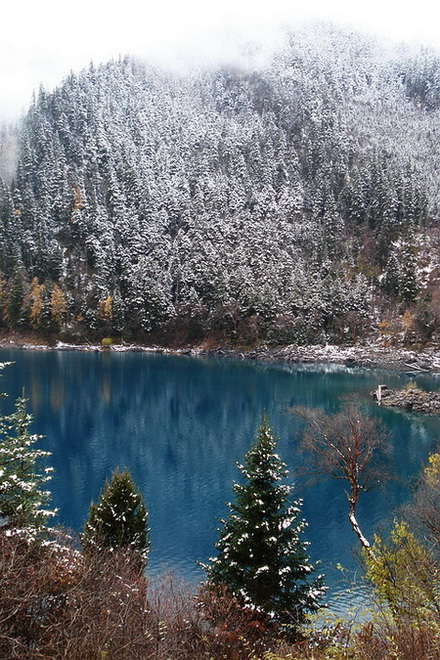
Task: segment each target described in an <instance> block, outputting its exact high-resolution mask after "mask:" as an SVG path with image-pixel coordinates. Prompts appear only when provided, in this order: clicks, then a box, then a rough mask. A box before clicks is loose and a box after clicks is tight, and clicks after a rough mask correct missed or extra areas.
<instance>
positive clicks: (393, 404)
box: [373, 385, 440, 415]
mask: <svg viewBox="0 0 440 660" xmlns="http://www.w3.org/2000/svg"><path fill="white" fill-rule="evenodd" d="M373 396H375V398H376V400H377V401H378V403H379V404H380V405H382V406H387V407H390V408H403V409H404V410H411V411H413V412H421V413H429V414H435V415H439V414H440V392H425V391H423V390H420V389H419V388H417V387H412V388H408V389H404V390H393V389H389V388H388V387H387V386H386V385H379V388H378V390H376V392H373Z"/></svg>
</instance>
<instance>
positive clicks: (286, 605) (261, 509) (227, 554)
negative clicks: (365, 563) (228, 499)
mask: <svg viewBox="0 0 440 660" xmlns="http://www.w3.org/2000/svg"><path fill="white" fill-rule="evenodd" d="M276 446H277V445H276V441H275V440H274V438H273V436H272V433H271V430H270V429H269V427H268V425H267V420H266V418H265V417H264V418H263V421H262V424H261V426H260V428H259V430H258V438H257V441H256V442H255V444H254V445H253V446H252V447H251V448H250V450H249V451H248V453H247V454H246V456H245V460H244V464H243V465H239V469H240V471H241V473H242V475H243V477H244V479H245V481H244V483H234V485H233V490H234V492H235V494H236V500H235V503H233V504H231V503H230V504H229V505H228V506H229V508H230V509H231V514H230V516H229V518H228V519H227V520H223V521H222V523H223V528H222V529H221V531H220V539H219V541H218V542H217V544H216V548H217V549H218V556H217V557H215V558H211V559H210V564H208V565H206V566H204V568H205V570H206V575H207V586H208V587H214V588H215V587H217V586H224V587H226V588H227V589H228V591H229V592H230V593H231V594H232V595H233V596H234V597H236V598H237V599H238V600H239V601H240V602H242V604H243V605H244V606H248V607H253V608H259V609H260V610H261V611H263V612H265V613H266V614H267V615H268V616H269V617H270V618H271V619H273V620H274V621H276V622H279V623H280V624H282V625H288V626H292V627H293V628H295V627H296V626H297V625H298V624H301V623H303V622H305V621H306V620H307V613H308V612H313V611H316V610H317V609H318V606H319V601H320V599H321V597H322V595H323V594H324V591H325V588H324V587H323V584H322V576H317V577H315V578H314V579H313V578H312V573H313V572H314V570H315V567H314V566H313V565H312V564H311V563H310V561H309V558H308V555H307V543H306V542H305V541H304V540H302V539H301V533H302V531H303V530H304V527H305V525H306V523H305V522H304V520H303V519H302V518H301V517H300V511H301V509H300V507H301V502H300V501H299V500H298V501H294V502H291V501H290V495H291V492H292V488H293V487H292V486H291V485H288V484H286V483H283V481H285V479H286V477H287V476H288V471H287V469H286V466H285V464H284V463H283V462H282V461H281V460H280V458H279V457H278V455H277V454H276Z"/></svg>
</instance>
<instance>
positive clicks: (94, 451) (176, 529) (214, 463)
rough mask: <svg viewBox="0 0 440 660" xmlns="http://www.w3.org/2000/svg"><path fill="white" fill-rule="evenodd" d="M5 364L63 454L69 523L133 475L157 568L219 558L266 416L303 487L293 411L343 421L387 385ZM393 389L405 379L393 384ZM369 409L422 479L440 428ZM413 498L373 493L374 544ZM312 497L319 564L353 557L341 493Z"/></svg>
mask: <svg viewBox="0 0 440 660" xmlns="http://www.w3.org/2000/svg"><path fill="white" fill-rule="evenodd" d="M4 359H12V360H16V364H15V365H14V366H12V367H10V368H9V369H8V370H6V371H5V372H4V374H5V375H4V378H3V382H2V387H1V388H0V389H2V390H3V389H4V390H5V391H8V392H12V391H13V389H14V388H16V390H17V395H18V394H20V393H21V385H23V384H24V385H25V387H26V390H27V392H28V393H29V396H30V398H31V402H30V407H31V408H32V411H33V413H34V414H35V416H36V418H35V423H34V430H35V432H38V433H43V434H44V435H45V439H44V441H43V446H44V448H45V449H48V450H50V451H52V453H53V455H52V457H51V464H52V465H53V466H54V467H55V469H56V473H55V477H54V480H53V489H54V494H55V502H54V504H55V505H56V506H59V507H60V509H61V519H62V520H63V522H65V523H66V524H68V525H72V526H76V527H77V528H80V527H81V526H82V523H83V521H84V518H85V516H86V515H87V511H88V507H89V503H90V500H91V499H92V498H95V499H96V497H97V495H98V493H99V490H100V488H101V486H102V484H103V482H104V480H105V478H106V477H108V476H109V474H110V473H111V471H112V469H113V468H115V467H116V466H119V467H121V468H124V467H127V468H128V469H129V470H130V471H131V472H132V474H133V477H134V479H135V481H136V482H137V484H138V485H139V487H140V488H141V490H142V492H143V495H144V497H145V501H146V505H147V507H148V509H149V511H150V515H151V517H150V523H151V527H152V565H153V564H154V561H155V557H160V558H163V557H165V558H166V559H169V560H170V561H182V562H184V561H185V562H186V565H190V564H191V565H192V560H193V559H194V560H195V559H202V560H203V559H206V557H207V556H208V555H209V554H212V552H213V543H214V540H215V538H216V534H215V530H216V526H217V519H218V518H219V517H220V516H222V515H224V514H225V512H226V508H225V502H226V501H228V500H230V499H231V485H232V482H233V481H234V480H236V479H237V477H238V473H237V469H236V465H235V464H236V461H238V460H241V458H242V456H243V455H244V454H245V453H246V451H247V450H248V448H249V445H250V443H251V442H252V440H253V438H254V437H255V432H256V428H257V425H258V423H259V420H260V419H261V414H262V412H263V411H266V413H267V415H268V418H269V421H270V424H271V426H272V428H273V429H274V433H275V435H276V436H278V437H279V438H280V455H281V457H282V459H283V460H284V461H285V462H286V463H287V464H288V467H289V469H290V471H291V474H292V478H293V479H294V480H295V479H296V476H295V471H296V467H297V464H298V460H299V459H298V457H297V456H296V447H297V442H298V437H299V433H300V427H299V423H298V420H297V419H296V418H295V417H294V416H293V415H291V414H290V413H289V412H288V409H289V408H291V407H293V406H295V405H307V406H320V405H321V406H323V407H324V408H325V410H326V411H327V412H328V413H332V412H333V411H334V410H335V409H336V408H337V406H338V405H339V404H338V399H339V397H340V396H341V395H344V394H347V393H349V392H352V391H353V390H355V391H357V392H359V393H360V396H362V397H363V399H364V400H365V401H366V402H367V404H368V401H369V399H368V394H369V392H370V391H372V390H373V389H375V387H376V386H377V382H378V381H377V376H376V374H375V373H374V372H367V371H365V372H362V371H356V372H355V373H354V372H352V371H349V372H344V371H342V372H341V371H339V370H336V371H332V370H330V371H327V372H325V373H320V372H316V370H311V369H309V368H308V367H306V368H305V369H304V370H302V369H301V368H296V367H292V366H291V365H289V368H288V369H285V368H283V369H280V368H279V366H278V365H274V366H272V365H267V364H266V365H261V364H259V363H253V362H241V361H240V362H238V361H234V360H229V359H223V360H221V359H219V360H214V359H207V358H202V359H197V358H190V357H182V356H180V357H178V356H163V355H151V354H139V353H131V354H129V353H124V354H115V353H99V354H97V353H75V352H66V353H64V352H59V353H42V352H32V353H27V352H16V353H14V355H13V356H11V357H6V356H5V358H4ZM7 372H9V373H7ZM393 379H395V381H394V380H393ZM388 382H389V383H390V386H391V385H393V384H394V382H396V383H399V382H401V381H400V380H399V377H398V376H390V379H389V381H388ZM52 404H54V405H52ZM370 410H371V412H372V414H373V415H374V416H378V417H380V418H382V419H383V420H384V421H385V423H387V424H390V425H391V427H392V436H393V443H394V444H393V448H392V453H391V463H392V464H393V467H394V468H395V470H396V473H397V474H398V475H400V474H401V475H403V476H404V477H405V478H406V477H408V476H411V475H414V474H417V472H418V471H419V469H420V465H421V464H422V462H423V461H424V460H426V456H427V454H428V453H429V451H432V450H433V449H434V447H435V441H436V438H437V437H439V435H440V434H439V431H440V420H439V419H438V418H426V417H423V416H417V415H415V416H414V415H413V416H411V417H410V419H411V421H410V422H409V421H408V419H407V418H406V417H404V416H402V415H400V414H397V413H395V412H394V411H389V410H385V409H380V408H378V407H377V406H375V404H374V402H373V401H372V400H371V409H370ZM404 492H405V491H404V489H403V487H401V486H399V485H398V484H397V485H396V484H394V483H393V484H391V485H390V487H389V488H388V490H387V492H386V493H385V494H384V493H381V492H378V493H375V494H374V495H373V494H370V495H368V501H367V502H366V503H365V508H364V507H363V506H362V507H361V508H360V515H361V516H362V520H365V521H368V528H367V531H368V533H369V534H370V531H371V529H372V526H373V524H375V523H377V522H378V521H379V520H381V519H383V517H384V516H386V515H387V512H390V511H391V510H392V507H394V506H398V505H399V504H400V502H401V498H402V497H403V494H404ZM301 495H302V496H303V497H304V500H305V501H304V514H305V516H306V519H307V520H308V522H309V528H308V532H307V534H308V536H309V539H310V540H311V541H312V546H311V552H312V556H313V559H317V558H320V559H323V560H324V561H325V562H327V561H334V563H336V562H337V561H341V553H342V556H344V553H345V556H348V557H350V556H351V555H350V548H351V546H352V544H353V543H352V537H351V531H350V529H349V527H348V523H346V521H345V520H344V523H343V524H342V525H340V523H339V522H338V521H339V520H340V512H339V510H340V509H341V508H342V509H343V511H345V506H346V503H345V500H344V498H345V496H344V494H343V491H342V489H339V490H338V488H337V486H334V485H324V484H318V485H316V486H314V487H313V489H311V488H309V489H305V488H302V489H301ZM344 516H345V513H343V514H342V518H344ZM370 521H371V526H370ZM188 558H189V559H188ZM347 562H349V559H348V560H347ZM342 563H344V560H342ZM191 570H192V569H191ZM194 570H195V569H194Z"/></svg>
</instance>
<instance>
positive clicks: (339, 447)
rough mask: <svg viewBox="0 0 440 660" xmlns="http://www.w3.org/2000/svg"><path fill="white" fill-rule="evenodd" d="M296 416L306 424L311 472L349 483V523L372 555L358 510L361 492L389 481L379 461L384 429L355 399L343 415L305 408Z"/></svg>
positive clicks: (304, 442)
mask: <svg viewBox="0 0 440 660" xmlns="http://www.w3.org/2000/svg"><path fill="white" fill-rule="evenodd" d="M293 412H294V413H295V414H296V415H298V416H299V417H302V418H303V419H305V420H306V422H307V429H306V431H305V433H304V436H303V439H302V443H301V445H302V448H303V449H304V450H306V451H308V452H310V456H311V470H312V472H313V473H314V474H315V475H326V476H329V477H332V478H333V479H339V480H342V481H344V482H345V483H346V486H347V488H346V491H345V492H346V495H347V499H348V519H349V521H350V524H351V526H352V528H353V531H354V532H355V534H356V536H357V537H358V539H359V541H360V542H361V544H362V546H363V547H364V548H365V549H366V550H367V551H368V552H369V553H370V554H371V553H372V550H371V545H370V542H369V541H368V540H367V538H366V537H365V535H364V534H363V532H362V530H361V527H360V525H359V523H358V520H357V517H356V507H357V503H358V500H359V495H360V494H361V493H362V492H366V491H369V490H371V489H372V488H375V487H376V486H378V485H379V484H380V483H381V482H382V481H383V480H384V479H385V478H386V472H385V470H384V469H383V468H382V467H380V466H379V465H378V460H377V459H378V458H379V456H380V455H383V454H384V453H385V451H386V448H387V445H388V436H387V433H386V431H385V429H384V427H383V426H382V424H381V423H380V422H378V421H377V420H375V419H372V418H371V417H367V416H366V415H364V414H363V413H362V412H361V411H360V409H359V406H358V405H357V404H356V402H355V401H354V400H352V399H347V400H345V401H344V403H343V406H342V408H341V411H340V412H338V413H336V414H334V415H327V414H326V413H325V412H324V411H323V410H321V409H311V408H305V407H297V408H295V409H294V411H293Z"/></svg>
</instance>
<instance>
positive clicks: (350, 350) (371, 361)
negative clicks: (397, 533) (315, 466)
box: [0, 338, 440, 375]
mask: <svg viewBox="0 0 440 660" xmlns="http://www.w3.org/2000/svg"><path fill="white" fill-rule="evenodd" d="M2 346H3V347H6V348H7V347H9V348H11V347H15V348H22V349H32V350H37V349H42V350H58V351H62V350H70V351H71V350H81V351H117V352H118V351H119V352H121V351H139V352H154V353H170V354H180V355H194V356H215V357H231V358H236V359H246V360H262V361H266V362H289V363H293V364H294V363H323V364H342V365H345V366H350V367H365V368H369V369H384V370H387V371H401V372H406V373H408V374H410V375H418V374H423V373H431V374H435V373H438V374H440V348H437V347H436V348H430V349H426V350H424V351H415V350H408V349H403V348H389V347H383V346H380V345H378V344H371V345H367V346H359V345H357V346H334V345H325V346H324V345H314V346H295V345H288V346H268V345H265V344H262V345H260V346H257V347H255V348H251V349H249V348H236V347H232V346H216V347H213V348H211V347H210V348H206V347H204V346H203V345H202V346H190V347H184V348H180V347H179V348H169V347H167V348H165V347H161V346H141V345H137V344H111V345H106V346H103V345H100V344H91V343H85V344H66V343H63V342H57V343H55V344H54V345H51V346H48V345H41V344H35V343H27V342H26V341H20V340H17V339H16V338H13V339H11V338H7V339H3V341H1V342H0V348H1V347H2ZM0 359H1V355H0Z"/></svg>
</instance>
